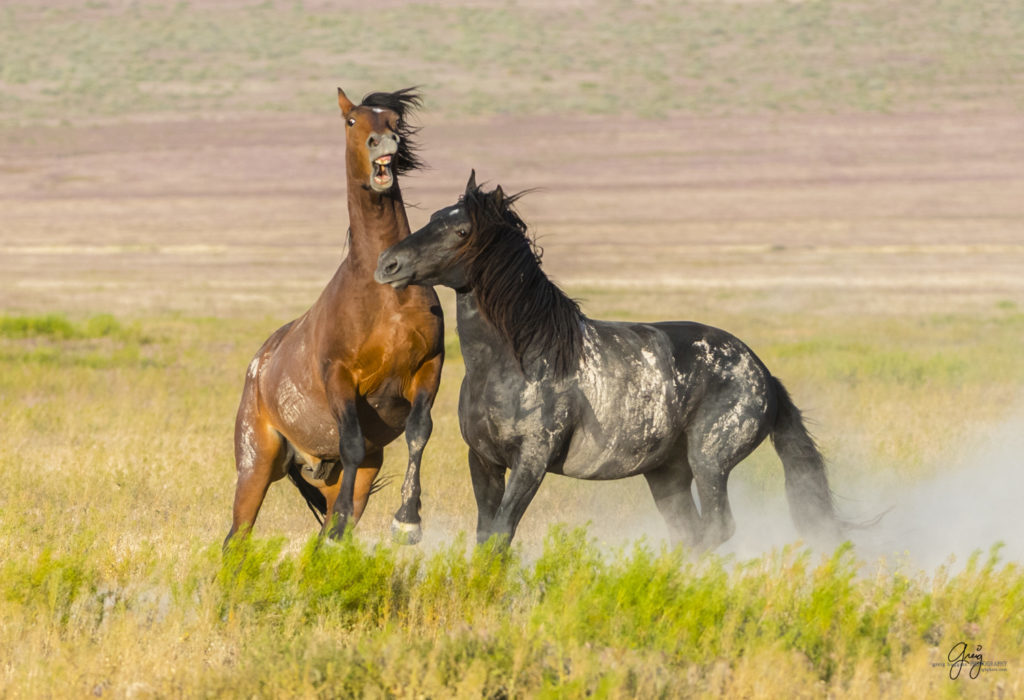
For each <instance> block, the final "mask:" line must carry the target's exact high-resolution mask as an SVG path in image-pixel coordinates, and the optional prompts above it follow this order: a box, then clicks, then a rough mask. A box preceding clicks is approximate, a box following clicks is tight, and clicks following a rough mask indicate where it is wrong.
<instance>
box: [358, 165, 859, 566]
mask: <svg viewBox="0 0 1024 700" xmlns="http://www.w3.org/2000/svg"><path fill="white" fill-rule="evenodd" d="M517 197H518V195H517V196H512V197H508V196H505V195H504V193H503V192H502V190H501V187H498V188H497V189H495V190H494V191H491V192H484V191H483V190H482V189H480V188H478V187H477V185H476V181H475V174H474V175H473V176H471V177H470V180H469V183H468V184H467V186H466V192H465V194H464V195H463V196H462V197H461V198H460V199H459V201H458V202H457V203H455V204H453V205H452V206H449V207H445V208H444V209H441V210H439V211H437V212H436V213H434V214H433V215H432V216H431V218H430V222H429V223H428V224H427V225H426V226H424V227H423V228H421V229H420V230H419V231H417V232H415V233H414V234H412V235H411V236H409V238H407V239H405V240H404V241H401V242H400V243H398V244H397V245H394V246H392V247H391V248H389V249H388V250H386V251H384V253H382V254H381V256H380V259H379V261H378V264H377V272H376V274H375V278H376V279H377V281H378V282H382V283H386V284H390V285H392V286H394V287H395V288H398V289H402V288H404V287H406V286H407V285H411V284H417V285H438V284H442V285H445V286H448V287H452V288H453V289H455V291H456V293H457V303H458V331H459V339H460V341H461V344H462V355H463V357H464V359H465V363H466V377H465V380H464V381H463V383H462V392H461V395H460V398H459V424H460V426H461V428H462V436H463V438H464V439H465V440H466V443H467V444H468V445H469V467H470V472H471V474H472V479H473V490H474V492H475V494H476V501H477V507H478V509H479V516H478V521H477V539H478V540H479V541H481V542H482V541H484V540H486V539H487V538H488V537H490V536H491V535H493V534H500V535H505V536H507V537H508V538H511V537H512V536H513V535H514V534H515V530H516V526H517V525H518V523H519V519H520V518H521V517H522V515H523V512H524V511H525V510H526V507H527V506H528V505H529V503H530V500H531V499H532V498H533V496H534V494H536V492H537V488H538V487H539V486H540V483H541V481H542V480H543V478H544V475H545V474H546V473H548V472H551V473H554V474H565V475H566V476H571V477H575V478H577V479H621V478H623V477H627V476H633V475H636V474H643V476H644V478H645V479H647V483H648V485H649V486H650V489H651V493H652V494H653V495H654V500H655V502H656V503H657V505H658V509H659V510H660V511H661V514H662V516H663V517H664V518H665V520H666V522H667V523H668V527H669V531H670V532H671V535H672V537H673V539H674V540H676V541H681V542H684V543H686V544H688V545H689V546H692V547H696V548H707V549H711V548H714V547H716V546H718V545H719V544H721V543H722V542H724V541H725V540H727V539H728V538H729V537H731V536H732V533H733V531H734V530H735V524H734V522H733V517H732V513H731V512H730V510H729V500H728V496H727V493H726V481H727V479H728V477H729V472H730V471H731V470H732V468H733V467H735V466H736V464H738V463H739V462H740V461H741V460H742V459H743V458H745V457H746V456H747V455H749V454H750V453H751V452H752V451H753V450H754V448H756V447H757V446H758V445H759V444H760V443H761V441H762V440H764V439H765V437H767V436H768V435H771V437H772V440H773V442H774V444H775V449H776V451H777V452H778V453H779V456H780V457H781V459H782V464H783V468H784V470H785V474H786V495H787V497H788V499H789V504H790V510H791V512H792V515H793V519H794V522H795V524H796V525H797V527H798V528H799V530H800V531H801V533H803V534H804V535H805V536H809V537H812V538H814V539H815V540H823V541H830V542H832V543H838V541H839V540H840V539H841V537H842V532H843V527H844V523H843V521H841V520H840V519H839V518H838V517H837V516H836V513H835V509H834V506H833V503H832V496H831V492H830V491H829V487H828V481H827V479H826V477H825V465H824V461H823V459H822V456H821V453H820V452H819V451H818V449H817V447H816V446H815V444H814V441H813V439H812V438H811V436H810V435H809V434H808V433H807V430H806V429H805V428H804V425H803V421H802V420H801V417H800V411H799V410H798V409H797V408H796V406H794V405H793V402H792V401H791V400H790V398H789V395H788V394H787V393H786V390H785V389H784V388H783V386H782V384H781V383H780V382H779V380H778V379H776V378H775V377H773V376H772V375H771V373H769V371H768V370H767V369H766V368H765V366H764V364H763V363H762V362H761V360H760V359H758V357H757V356H756V355H755V354H754V353H753V352H752V351H751V350H750V348H748V347H747V346H746V345H744V344H743V342H742V341H740V340H739V339H737V338H735V337H734V336H732V335H730V334H729V333H726V332H725V331H722V330H719V329H717V328H711V327H710V326H704V325H701V324H699V323H690V322H683V321H670V322H663V323H614V322H609V321H596V320H592V319H589V318H587V317H586V316H585V315H584V314H583V313H582V312H581V311H580V309H579V306H578V305H577V304H576V302H574V301H573V300H571V299H570V298H568V297H567V296H566V295H565V294H564V293H563V292H562V290H560V289H559V288H558V287H557V286H556V285H555V284H554V283H553V282H551V281H550V280H549V279H548V278H547V276H546V275H545V274H544V272H543V271H542V270H541V268H540V256H539V254H538V252H537V249H536V248H535V246H534V244H533V242H532V240H531V239H530V238H529V236H528V235H527V231H526V225H525V224H524V223H523V221H522V220H521V219H520V218H519V216H518V215H517V214H516V213H515V211H514V209H513V206H512V205H513V203H514V202H515V200H516V199H517ZM506 470H508V471H509V472H510V473H509V476H508V480H507V482H506V479H505V471H506ZM693 480H696V482H697V492H698V494H699V496H700V505H701V508H700V512H699V513H698V510H697V507H696V505H695V504H694V500H693V496H692V494H691V491H690V485H691V482H692V481H693Z"/></svg>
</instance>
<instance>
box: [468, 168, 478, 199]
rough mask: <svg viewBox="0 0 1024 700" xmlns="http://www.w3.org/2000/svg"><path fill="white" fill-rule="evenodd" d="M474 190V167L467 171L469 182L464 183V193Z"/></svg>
mask: <svg viewBox="0 0 1024 700" xmlns="http://www.w3.org/2000/svg"><path fill="white" fill-rule="evenodd" d="M475 191H476V168H474V169H473V170H470V171H469V182H467V183H466V194H469V193H470V192H475Z"/></svg>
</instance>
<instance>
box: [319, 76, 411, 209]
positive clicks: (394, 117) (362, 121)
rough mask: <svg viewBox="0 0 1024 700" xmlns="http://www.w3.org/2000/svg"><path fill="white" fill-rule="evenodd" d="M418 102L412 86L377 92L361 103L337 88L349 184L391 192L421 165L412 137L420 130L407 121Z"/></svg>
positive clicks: (381, 191) (376, 190)
mask: <svg viewBox="0 0 1024 700" xmlns="http://www.w3.org/2000/svg"><path fill="white" fill-rule="evenodd" d="M419 105H420V98H419V95H417V94H416V93H415V92H413V89H412V88H406V89H404V90H399V91H397V92H374V93H371V94H369V95H367V96H366V97H364V98H363V102H362V104H359V105H355V104H353V103H352V101H351V100H349V99H348V97H346V96H345V92H344V91H343V90H342V89H341V88H338V106H340V107H341V116H342V118H343V119H344V120H345V157H346V167H347V170H348V178H349V184H350V185H351V184H353V183H354V184H357V185H358V186H361V187H363V188H365V189H370V190H373V191H374V192H380V193H383V192H388V191H390V190H391V189H392V188H393V187H394V186H395V183H396V179H395V178H396V177H397V176H398V175H401V174H402V173H405V172H408V171H409V170H413V169H415V168H418V167H420V165H421V163H420V161H419V159H418V158H417V156H416V153H415V150H414V148H413V144H412V139H411V137H412V136H413V135H414V134H415V133H416V131H417V130H416V129H414V128H413V127H411V126H409V125H408V123H407V122H406V116H407V115H408V114H409V113H410V112H411V111H412V110H414V109H415V108H416V107H419Z"/></svg>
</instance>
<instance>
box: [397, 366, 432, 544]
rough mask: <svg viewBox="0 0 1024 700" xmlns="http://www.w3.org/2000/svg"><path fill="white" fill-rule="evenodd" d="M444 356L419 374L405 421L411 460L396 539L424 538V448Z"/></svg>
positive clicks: (411, 539)
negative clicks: (421, 501)
mask: <svg viewBox="0 0 1024 700" xmlns="http://www.w3.org/2000/svg"><path fill="white" fill-rule="evenodd" d="M442 359H443V358H442V357H441V356H440V355H439V356H438V357H436V358H434V359H433V360H431V361H430V362H428V363H427V364H425V365H424V366H423V367H422V368H421V369H420V371H419V372H418V373H417V374H416V376H415V378H414V380H413V382H412V386H411V387H410V389H411V392H410V393H412V399H411V403H412V410H411V411H410V412H409V417H408V418H407V419H406V421H405V441H406V444H407V445H408V448H409V464H408V466H407V467H406V469H405V481H403V482H402V505H401V506H399V508H398V511H397V512H396V513H395V517H394V520H392V521H391V535H392V537H393V538H394V539H395V541H396V542H400V543H402V544H416V543H418V542H419V541H420V540H421V539H422V538H423V528H422V526H421V525H420V493H421V490H420V463H421V461H422V459H423V448H425V447H426V446H427V441H428V440H429V439H430V433H431V432H432V431H433V429H434V422H433V419H431V417H430V409H431V408H432V407H433V405H434V396H436V395H437V387H438V384H440V381H441V363H442Z"/></svg>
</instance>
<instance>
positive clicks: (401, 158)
mask: <svg viewBox="0 0 1024 700" xmlns="http://www.w3.org/2000/svg"><path fill="white" fill-rule="evenodd" d="M359 106H360V107H380V108H381V109H390V110H391V111H392V112H394V113H395V114H397V115H398V126H397V128H396V129H395V132H396V133H397V134H398V136H399V137H400V139H401V140H400V141H399V142H398V152H397V153H396V154H395V158H394V161H393V162H392V164H391V169H392V171H393V172H394V173H395V175H404V174H405V173H407V172H409V171H411V170H417V169H419V168H422V167H423V161H422V160H420V157H419V154H417V153H416V148H417V146H416V142H415V140H414V139H413V137H414V136H415V135H416V134H417V133H419V128H418V127H414V126H412V125H411V124H409V122H408V120H407V118H406V117H408V116H410V115H411V114H412V113H413V112H415V111H416V110H417V109H419V108H420V107H421V106H423V100H422V99H421V98H420V95H419V93H418V92H416V88H414V87H408V88H404V89H402V90H396V91H395V92H371V93H370V94H369V95H367V96H366V97H364V98H363V103H362V104H361V105H359Z"/></svg>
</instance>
